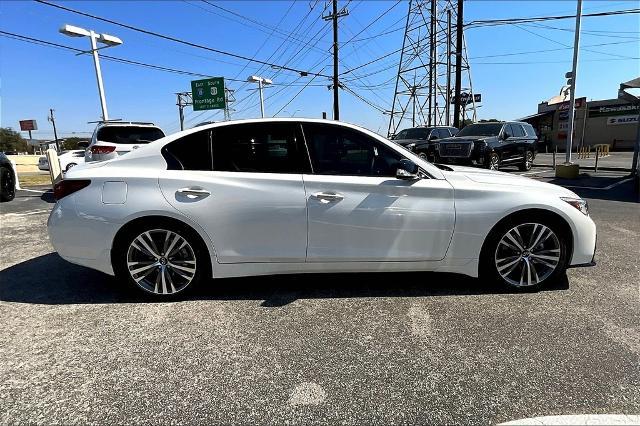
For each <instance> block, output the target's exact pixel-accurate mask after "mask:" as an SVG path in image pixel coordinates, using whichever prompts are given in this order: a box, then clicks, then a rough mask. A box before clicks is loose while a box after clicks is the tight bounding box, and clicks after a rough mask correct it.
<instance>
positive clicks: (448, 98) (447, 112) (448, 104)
mask: <svg viewBox="0 0 640 426" xmlns="http://www.w3.org/2000/svg"><path fill="white" fill-rule="evenodd" d="M461 1H462V0H461ZM445 100H446V103H445V121H444V122H445V124H446V125H447V126H448V125H449V124H450V123H451V9H447V94H446V97H445Z"/></svg>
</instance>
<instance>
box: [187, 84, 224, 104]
mask: <svg viewBox="0 0 640 426" xmlns="http://www.w3.org/2000/svg"><path fill="white" fill-rule="evenodd" d="M191 97H192V99H193V110H194V111H204V110H207V109H224V107H225V104H224V78H223V77H214V78H207V79H204V80H194V81H192V82H191Z"/></svg>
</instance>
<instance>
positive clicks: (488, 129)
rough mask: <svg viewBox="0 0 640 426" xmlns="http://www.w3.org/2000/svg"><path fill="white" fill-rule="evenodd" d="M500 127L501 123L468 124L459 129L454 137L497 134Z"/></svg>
mask: <svg viewBox="0 0 640 426" xmlns="http://www.w3.org/2000/svg"><path fill="white" fill-rule="evenodd" d="M500 129H502V123H482V124H470V125H468V126H467V127H465V128H464V129H462V130H460V131H459V132H458V134H457V135H456V137H460V136H498V135H499V134H500Z"/></svg>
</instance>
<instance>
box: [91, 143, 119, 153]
mask: <svg viewBox="0 0 640 426" xmlns="http://www.w3.org/2000/svg"><path fill="white" fill-rule="evenodd" d="M115 150H116V147H115V146H113V145H94V146H92V147H91V153H92V154H108V153H110V152H113V151H115Z"/></svg>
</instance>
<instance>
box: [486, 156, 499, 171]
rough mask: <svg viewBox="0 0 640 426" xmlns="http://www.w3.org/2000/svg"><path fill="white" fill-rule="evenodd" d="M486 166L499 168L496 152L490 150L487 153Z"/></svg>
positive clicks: (493, 168) (491, 168)
mask: <svg viewBox="0 0 640 426" xmlns="http://www.w3.org/2000/svg"><path fill="white" fill-rule="evenodd" d="M488 167H489V169H490V170H499V169H500V156H499V155H498V153H496V152H492V153H491V154H489V164H488Z"/></svg>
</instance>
